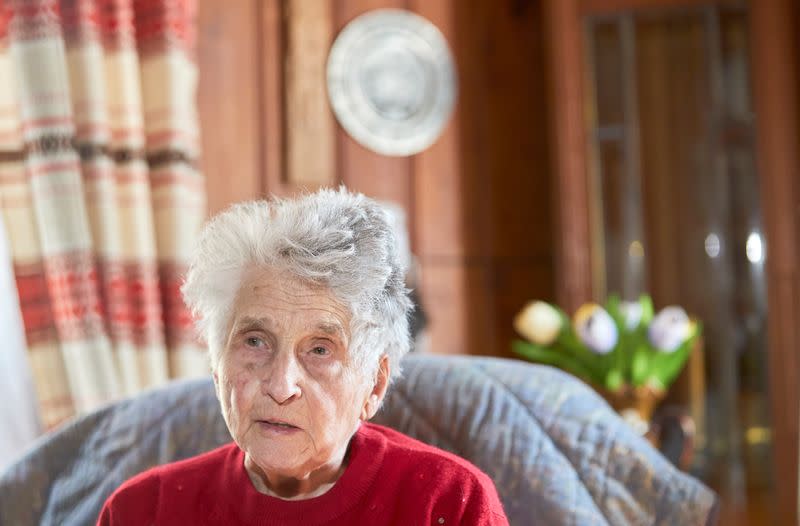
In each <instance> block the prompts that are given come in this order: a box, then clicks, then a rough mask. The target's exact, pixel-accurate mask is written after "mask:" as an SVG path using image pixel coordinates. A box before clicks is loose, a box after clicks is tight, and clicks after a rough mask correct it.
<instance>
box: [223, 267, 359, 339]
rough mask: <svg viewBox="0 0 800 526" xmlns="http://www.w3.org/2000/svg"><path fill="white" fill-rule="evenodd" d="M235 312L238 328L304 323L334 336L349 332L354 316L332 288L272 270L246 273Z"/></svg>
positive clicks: (273, 328) (307, 326)
mask: <svg viewBox="0 0 800 526" xmlns="http://www.w3.org/2000/svg"><path fill="white" fill-rule="evenodd" d="M233 312H234V324H235V325H236V326H237V327H241V326H243V325H253V326H254V328H263V329H268V330H277V329H278V328H285V326H286V325H287V324H288V325H292V326H297V325H298V324H300V325H304V326H306V328H309V329H312V328H313V329H314V330H318V331H320V332H323V333H326V334H331V335H336V334H341V333H346V329H347V328H348V326H349V323H350V317H351V316H350V311H349V309H348V308H347V307H345V306H344V305H343V304H342V303H341V302H340V301H338V300H337V299H336V298H335V297H334V295H333V294H332V293H331V291H330V290H329V289H328V288H326V287H324V286H321V285H314V284H310V283H308V282H306V281H303V280H301V279H299V278H297V277H294V276H292V275H290V274H288V273H285V272H276V271H272V270H264V271H262V272H255V273H248V275H246V276H245V279H244V280H243V281H242V285H241V288H240V290H239V293H238V294H237V295H236V300H235V302H234V305H233Z"/></svg>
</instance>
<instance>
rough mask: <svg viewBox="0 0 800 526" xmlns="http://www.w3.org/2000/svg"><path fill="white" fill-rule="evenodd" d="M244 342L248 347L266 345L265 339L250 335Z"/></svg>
mask: <svg viewBox="0 0 800 526" xmlns="http://www.w3.org/2000/svg"><path fill="white" fill-rule="evenodd" d="M244 343H245V344H246V345H247V346H248V347H262V346H263V345H264V340H262V339H261V338H258V337H256V336H249V337H247V338H246V339H245V340H244Z"/></svg>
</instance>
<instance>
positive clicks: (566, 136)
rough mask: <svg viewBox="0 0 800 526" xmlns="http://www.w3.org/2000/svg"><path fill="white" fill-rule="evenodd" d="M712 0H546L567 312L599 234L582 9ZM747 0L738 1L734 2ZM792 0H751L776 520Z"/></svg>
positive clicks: (791, 214)
mask: <svg viewBox="0 0 800 526" xmlns="http://www.w3.org/2000/svg"><path fill="white" fill-rule="evenodd" d="M720 3H727V2H726V0H723V1H722V2H719V1H714V0H546V1H545V2H544V4H543V13H544V24H545V35H546V43H547V45H546V53H547V57H546V63H547V66H548V67H547V73H548V83H549V86H548V88H549V91H548V95H549V97H548V98H549V100H548V107H549V108H550V111H551V113H550V115H549V117H550V118H549V132H550V142H551V145H550V146H551V163H552V168H553V173H555V174H556V177H555V180H554V182H553V183H554V184H553V189H554V190H553V194H552V199H553V210H554V211H555V225H556V255H555V260H556V279H557V283H556V299H557V301H558V303H559V304H560V305H561V306H562V307H564V308H565V309H567V311H568V312H571V311H573V310H574V309H575V308H577V306H578V305H580V303H582V302H584V301H587V300H588V299H590V298H592V297H593V294H594V291H593V279H592V276H593V272H594V271H593V268H592V261H593V259H592V256H593V253H592V251H593V248H592V236H591V224H590V217H591V214H590V210H589V205H590V198H589V188H590V186H589V184H590V181H589V174H588V159H587V156H588V153H587V152H588V145H587V139H586V113H585V106H584V101H585V96H586V95H585V94H586V93H587V91H586V89H585V84H584V82H585V80H584V79H585V75H584V69H583V67H584V66H583V64H584V57H583V53H584V46H583V19H584V17H585V16H587V15H591V14H603V13H613V12H619V11H622V10H636V9H643V8H648V9H652V8H653V7H659V8H667V7H686V6H705V5H709V4H717V5H718V4H720ZM732 3H738V4H741V2H732ZM796 9H797V8H796V7H795V6H794V3H793V0H775V1H773V2H750V4H749V12H750V20H751V53H752V57H751V58H752V60H751V62H752V68H751V72H752V75H753V82H752V86H753V106H754V109H755V112H756V115H757V130H758V133H757V144H756V153H757V157H758V171H759V180H760V184H761V205H762V206H761V208H762V210H763V214H764V218H763V221H764V230H765V232H764V234H765V237H766V240H767V247H768V250H769V255H768V258H767V263H766V265H767V280H768V292H767V294H768V308H769V313H770V315H769V317H768V331H769V342H768V353H769V363H768V374H769V382H768V383H769V386H770V408H771V417H772V418H771V420H772V430H773V448H772V455H773V469H774V480H775V485H776V488H775V490H776V499H777V505H778V506H777V508H778V509H777V510H776V515H777V517H776V518H777V519H778V524H797V520H798V512H797V504H798V460H799V459H798V420H800V407H798V399H799V397H800V394H799V393H800V391H799V390H798V387H797V379H798V366H799V365H800V360H799V359H798V356H797V354H798V345H800V329H799V328H798V327H800V272H798V270H797V264H798V255H800V253H798V243H800V214H799V213H798V212H797V211H798V210H800V199H798V196H800V193H799V192H798V190H797V188H796V184H795V182H794V180H795V179H796V177H797V175H798V174H800V156H799V155H798V151H797V150H798V147H800V130H799V129H798V124H799V122H800V108H799V106H800V105H799V104H798V100H797V99H798V94H799V93H800V92H798V88H799V87H800V84H799V83H798V72H797V68H796V65H797V64H798V60H800V56H798V51H797V48H798V45H799V44H800V42H798V39H797V37H796V36H795V34H796V33H795V31H794V30H795V24H796V23H797V20H798V13H797V11H796Z"/></svg>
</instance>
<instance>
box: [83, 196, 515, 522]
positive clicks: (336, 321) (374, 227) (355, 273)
mask: <svg viewBox="0 0 800 526" xmlns="http://www.w3.org/2000/svg"><path fill="white" fill-rule="evenodd" d="M395 247H396V245H395V240H394V238H393V236H392V233H391V229H390V227H389V225H388V223H387V219H386V214H385V212H384V210H383V209H382V208H381V207H380V206H379V205H377V204H376V203H375V202H374V201H371V200H369V199H367V198H365V197H364V196H362V195H353V194H351V193H348V192H347V191H345V190H339V191H331V190H323V191H319V192H317V193H315V194H312V195H307V196H304V197H301V198H298V199H295V200H282V201H271V202H263V201H262V202H253V203H246V204H240V205H236V206H234V207H232V208H231V209H229V210H227V211H226V212H224V213H222V214H221V215H219V216H217V217H216V218H215V219H213V220H212V221H211V222H209V223H208V225H207V226H206V227H205V228H204V230H203V232H202V234H201V237H200V240H199V244H198V248H197V252H196V254H195V256H194V260H193V262H192V264H191V267H190V269H189V274H188V277H187V279H186V283H185V285H184V287H183V293H184V297H185V299H186V302H187V304H188V305H189V306H190V307H191V308H192V310H193V312H194V313H195V316H196V318H197V320H198V325H199V328H200V331H201V334H202V335H203V336H204V338H205V339H206V340H207V343H208V348H209V352H210V355H211V366H212V371H213V377H214V384H215V386H216V392H217V397H218V398H219V402H220V406H221V408H222V414H223V416H224V418H225V422H226V424H227V426H228V429H229V430H230V433H231V435H232V437H233V443H231V444H229V445H227V446H223V447H221V448H219V449H217V450H214V451H211V452H209V453H206V454H203V455H200V456H197V457H194V458H190V459H188V460H184V461H181V462H176V463H173V464H168V465H164V466H159V467H156V468H154V469H151V470H149V471H146V472H145V473H142V474H140V475H138V476H136V477H134V478H133V479H131V480H129V481H128V482H126V483H125V484H123V485H122V486H121V487H120V488H119V489H118V490H117V491H116V492H115V493H114V494H113V495H112V496H111V497H109V499H108V500H107V501H106V504H105V506H104V508H103V511H102V513H101V516H100V519H99V524H136V525H138V524H148V525H149V524H170V525H172V524H227V525H230V524H264V525H267V524H285V525H292V524H297V525H304V526H309V525H314V524H326V525H327V524H346V525H361V524H376V525H378V524H379V525H383V524H398V525H416V524H433V525H438V524H451V525H456V524H470V525H471V524H481V525H484V524H490V525H494V524H507V520H506V518H505V515H504V513H503V508H502V505H501V504H500V501H499V499H498V496H497V492H496V490H495V488H494V486H493V485H492V482H491V480H490V479H489V478H488V477H487V476H486V475H485V474H484V473H482V472H481V471H480V470H478V469H477V468H476V467H475V466H473V465H472V464H470V463H469V462H467V461H465V460H463V459H461V458H459V457H457V456H455V455H452V454H449V453H447V452H444V451H441V450H439V449H436V448H434V447H431V446H429V445H426V444H423V443H421V442H418V441H416V440H413V439H411V438H409V437H407V436H404V435H402V434H400V433H398V432H396V431H393V430H391V429H388V428H385V427H381V426H378V425H375V424H370V423H368V421H369V419H370V418H372V416H373V415H375V413H376V411H377V410H378V409H379V407H380V405H381V402H382V401H383V398H384V396H385V395H386V390H387V389H388V387H389V385H390V384H391V382H392V380H393V379H394V378H396V377H397V375H398V374H399V372H400V359H401V358H402V356H403V355H404V354H405V353H406V352H407V351H408V348H409V335H408V316H409V309H410V302H409V300H408V291H407V289H406V288H405V285H404V283H403V277H402V276H403V273H404V269H403V268H401V266H400V265H399V264H398V256H397V254H396V248H395ZM419 395H420V396H425V393H424V392H420V393H419Z"/></svg>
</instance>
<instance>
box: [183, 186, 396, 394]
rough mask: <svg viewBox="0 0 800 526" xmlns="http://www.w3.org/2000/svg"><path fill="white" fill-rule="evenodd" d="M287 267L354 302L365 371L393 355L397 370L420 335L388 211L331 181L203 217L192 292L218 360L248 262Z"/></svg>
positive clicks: (186, 290) (354, 345)
mask: <svg viewBox="0 0 800 526" xmlns="http://www.w3.org/2000/svg"><path fill="white" fill-rule="evenodd" d="M252 268H265V269H275V270H279V271H288V272H289V273H290V274H291V275H294V276H296V277H297V278H299V279H301V280H303V281H306V282H309V283H312V284H316V285H322V286H324V287H327V288H328V290H329V291H330V292H331V294H332V295H333V297H334V298H336V299H337V300H338V301H340V302H342V303H343V304H344V305H345V306H346V307H348V308H349V309H350V314H351V315H352V317H351V322H350V327H349V329H350V342H351V344H350V349H349V352H350V353H352V354H353V355H354V356H355V358H356V359H357V361H358V363H359V364H360V365H361V366H362V367H364V372H365V373H367V374H373V373H374V372H375V371H377V367H378V364H379V362H380V358H381V357H382V356H383V355H386V356H387V357H388V359H389V365H390V368H391V376H392V378H390V380H391V379H393V378H395V377H396V376H397V375H398V374H399V373H400V359H401V358H402V357H403V355H405V354H406V353H407V352H408V350H409V348H410V345H411V342H410V337H409V332H408V331H409V328H408V317H409V313H410V310H411V302H410V300H409V299H408V290H407V289H406V286H405V283H404V281H403V277H404V275H405V270H406V269H405V268H404V267H403V265H402V263H401V261H400V259H399V257H398V253H397V242H396V240H395V238H394V235H393V232H392V228H391V226H390V223H389V219H388V216H387V214H386V211H385V210H384V209H383V208H382V207H381V206H380V205H379V204H378V203H376V202H375V201H373V200H372V199H369V198H367V197H365V196H364V195H362V194H354V193H350V192H348V191H347V190H346V189H345V188H343V187H342V188H340V189H339V190H338V191H336V190H330V189H324V190H319V191H317V192H315V193H313V194H307V195H303V196H301V197H298V198H294V199H277V198H273V199H271V200H269V201H253V202H247V203H240V204H236V205H233V206H231V207H230V208H228V209H227V210H225V211H224V212H222V213H220V214H218V215H217V216H216V217H214V218H212V219H211V220H210V221H209V222H208V223H206V225H205V226H204V227H203V230H202V231H201V233H200V239H199V241H198V244H197V246H196V248H195V252H194V254H193V256H192V259H191V262H190V266H189V272H188V274H187V277H186V281H185V282H184V284H183V287H182V288H181V292H182V293H183V297H184V300H185V301H186V304H187V306H188V307H189V308H190V309H191V311H192V313H193V314H194V316H195V320H196V325H197V328H198V331H199V332H200V335H201V337H202V338H203V339H204V340H205V341H206V342H207V344H208V349H209V354H210V358H211V367H212V369H216V367H217V363H218V361H219V356H220V354H221V352H222V348H223V346H224V345H225V339H226V332H227V330H228V324H229V323H230V316H231V314H232V310H233V303H234V301H235V299H236V295H237V294H238V292H239V289H240V287H241V282H242V279H243V276H244V273H245V271H247V270H249V269H252Z"/></svg>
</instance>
